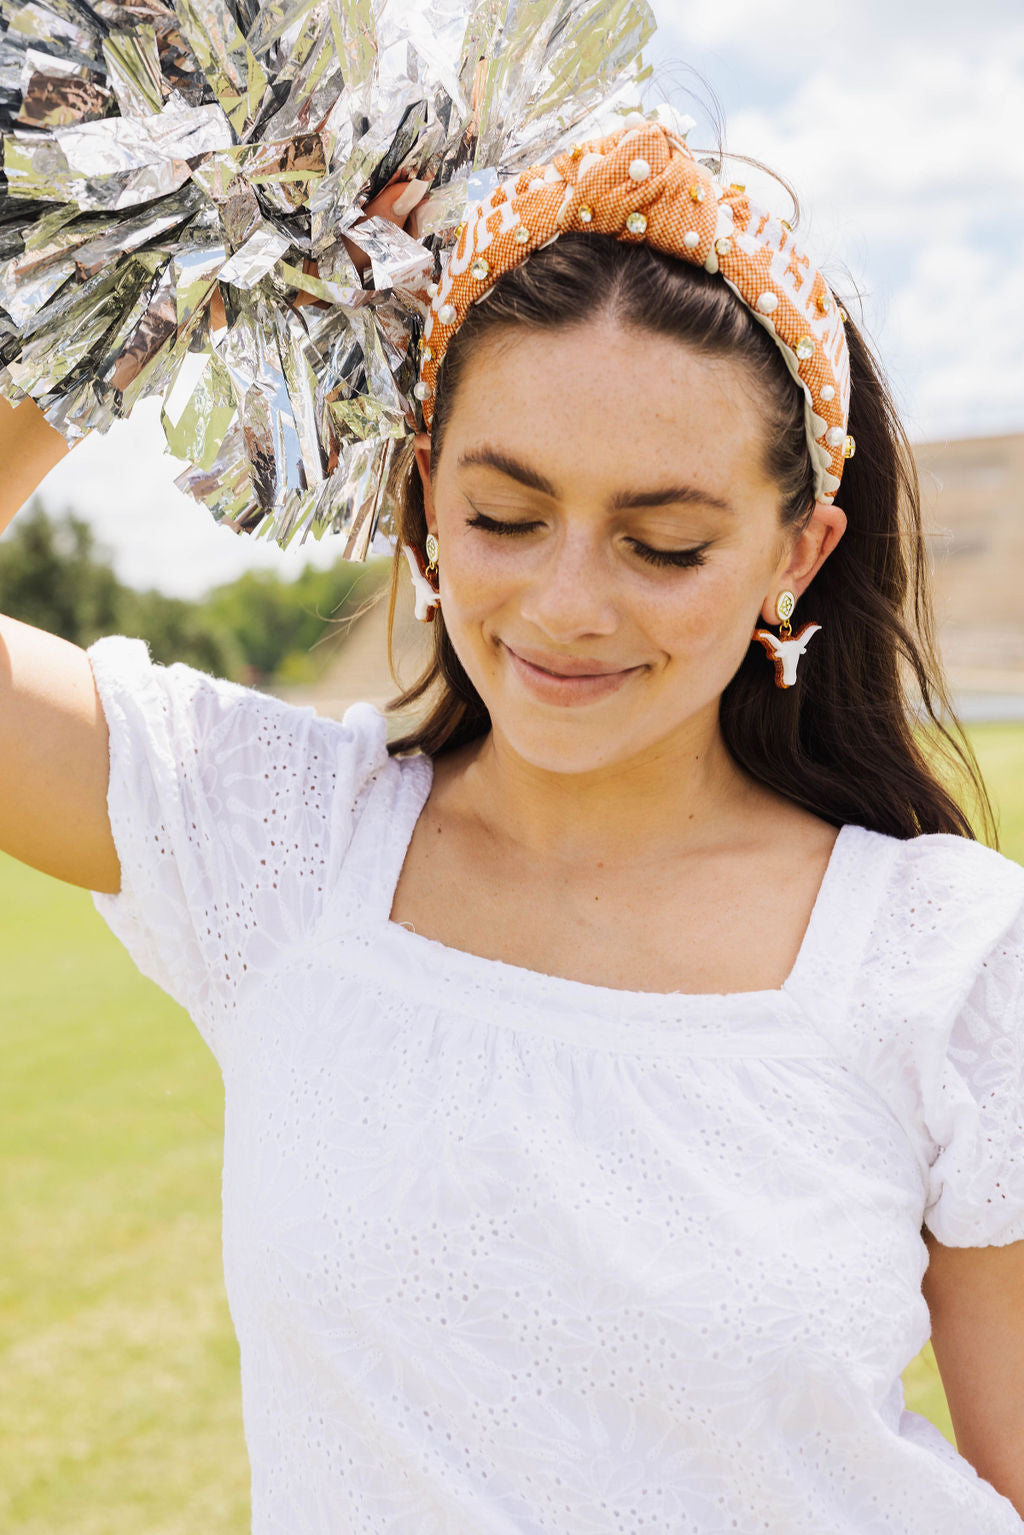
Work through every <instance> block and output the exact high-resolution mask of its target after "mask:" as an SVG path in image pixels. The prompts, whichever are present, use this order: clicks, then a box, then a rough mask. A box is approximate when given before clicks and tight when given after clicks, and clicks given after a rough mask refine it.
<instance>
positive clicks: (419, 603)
mask: <svg viewBox="0 0 1024 1535" xmlns="http://www.w3.org/2000/svg"><path fill="white" fill-rule="evenodd" d="M402 552H403V554H404V555H405V558H406V560H407V561H408V563H409V574H410V576H411V577H412V586H413V591H414V592H415V594H416V617H417V618H418V619H420V621H421V622H422V623H425V624H429V623H432V622H433V618H434V609H435V608H437V607H440V605H441V596H440V593H439V592H438V591H437V589H436V587H435V586H434V584H433V578H434V577H435V576H436V575H437V557H438V554H439V553H440V549H439V547H438V543H437V539H436V538H435V537H434V535H433V533H428V534H427V560H428V561H429V564H427V563H425V562H424V559H423V556H422V554H420V552H419V550H418V549H414V548H413V547H412V545H411V544H403V545H402Z"/></svg>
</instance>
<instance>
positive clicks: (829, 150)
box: [656, 0, 1024, 439]
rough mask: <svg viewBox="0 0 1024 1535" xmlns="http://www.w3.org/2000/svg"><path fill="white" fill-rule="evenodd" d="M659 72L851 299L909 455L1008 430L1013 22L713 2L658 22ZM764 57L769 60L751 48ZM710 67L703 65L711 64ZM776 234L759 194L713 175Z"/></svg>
mask: <svg viewBox="0 0 1024 1535" xmlns="http://www.w3.org/2000/svg"><path fill="white" fill-rule="evenodd" d="M656 8H657V9H658V10H659V12H660V13H661V19H662V22H663V25H665V26H666V35H665V36H663V38H662V40H661V45H660V48H661V53H662V55H663V56H670V57H672V56H674V57H678V58H680V59H682V60H683V61H685V62H688V63H691V64H692V65H693V66H694V67H696V68H697V69H698V70H700V72H701V73H702V74H705V75H706V76H707V78H708V80H709V83H710V84H711V85H712V87H713V88H714V89H715V90H716V91H719V92H720V94H721V96H722V100H723V105H724V107H725V109H726V125H725V126H726V144H727V146H728V148H729V149H730V150H731V151H736V152H744V153H747V154H750V155H752V156H754V157H755V158H757V159H760V160H762V161H764V162H765V163H766V164H768V165H769V166H771V167H772V168H773V169H775V170H777V171H779V172H780V173H781V174H782V175H784V176H785V177H786V178H787V179H788V180H790V181H791V182H792V183H793V185H794V186H795V188H796V191H797V193H798V196H799V198H800V203H801V217H800V220H799V223H798V231H799V238H800V240H801V242H802V243H803V244H804V246H805V248H806V249H807V250H808V251H809V253H810V254H811V255H812V256H813V257H814V259H815V260H816V261H817V262H818V264H819V265H821V266H822V267H823V269H824V270H825V272H826V274H827V275H828V276H829V278H830V279H831V280H832V282H833V283H834V285H835V286H836V287H837V288H838V289H839V290H840V291H845V292H846V293H847V294H849V292H850V284H849V282H848V281H847V280H846V279H845V276H844V273H845V271H847V270H848V271H849V273H850V275H851V277H852V279H853V283H854V285H855V286H856V288H857V289H859V290H860V291H861V292H862V294H863V310H862V312H861V311H860V309H859V307H858V306H857V305H856V304H855V305H854V313H855V315H857V317H858V318H862V319H863V322H864V324H865V326H866V328H867V330H868V332H869V334H870V335H871V337H872V339H873V340H874V342H875V344H876V346H877V348H878V350H879V352H880V354H881V357H882V360H883V363H884V364H886V365H887V369H888V371H889V373H890V375H891V377H892V378H893V380H894V383H895V386H896V392H897V396H898V398H900V399H901V400H902V402H903V404H904V409H905V415H906V419H907V425H908V428H909V430H910V431H911V434H912V435H913V436H915V437H916V438H918V439H920V438H922V437H924V438H926V437H930V436H944V435H950V434H952V435H957V434H975V433H979V434H981V433H984V432H986V431H992V432H995V431H1010V430H1022V429H1024V386H1022V378H1021V362H1020V359H1021V357H1022V356H1024V306H1022V305H1021V304H1020V301H1019V298H1018V297H1017V294H1016V292H1015V290H1016V289H1018V288H1019V281H1020V271H1021V266H1022V261H1021V257H1022V250H1024V155H1022V154H1021V144H1022V143H1024V20H1022V18H1021V14H1020V11H1019V7H1018V6H1016V5H1014V6H1012V7H1011V6H1009V5H1006V6H1004V5H1003V4H1001V3H1000V0H987V3H986V7H985V19H986V25H985V27H984V28H980V27H979V26H978V25H977V14H976V13H974V12H972V11H971V10H970V9H969V8H967V7H962V6H960V5H959V4H957V5H952V4H950V5H947V4H944V3H940V4H937V5H934V4H933V5H929V6H927V8H925V7H923V6H919V5H917V4H911V5H906V4H900V5H899V6H895V5H893V4H891V0H889V3H886V4H883V0H853V3H851V4H848V5H844V6H842V7H838V6H834V5H829V6H827V7H824V8H822V9H816V10H815V13H814V19H813V24H812V25H811V27H808V25H807V13H806V12H805V11H803V9H802V8H797V7H794V6H793V5H782V4H774V3H769V4H768V6H767V7H763V6H762V4H761V3H760V0H757V3H749V4H748V3H747V0H721V3H720V4H718V5H716V6H715V7H711V8H708V7H702V8H700V10H699V13H698V11H697V9H696V8H695V9H694V10H693V11H692V12H691V11H689V10H687V12H686V13H685V14H683V13H681V12H679V13H677V12H676V11H675V10H674V9H673V8H672V7H670V6H668V5H664V4H662V5H658V6H657V7H656ZM769 38H770V39H771V49H770V52H769V50H768V48H767V40H768V39H769ZM711 45H715V46H721V47H722V49H723V51H722V53H721V54H717V55H716V54H709V53H708V52H707V49H708V47H709V46H711ZM726 169H727V171H728V173H729V174H730V176H731V178H732V179H734V180H738V181H743V182H745V183H746V185H747V186H748V188H749V190H750V193H751V196H752V197H753V198H755V199H756V200H757V201H758V202H760V203H762V204H763V205H765V206H768V207H770V208H772V209H773V210H774V211H776V212H778V213H780V214H782V215H783V216H789V201H788V198H787V196H786V193H785V192H784V190H783V189H782V188H781V187H780V186H779V185H778V183H777V182H775V181H773V180H772V179H771V178H770V177H768V176H766V175H764V174H763V173H761V172H759V171H757V170H754V169H752V168H750V167H747V166H746V165H744V164H742V163H741V162H738V161H735V160H733V161H731V162H728V161H727V165H726Z"/></svg>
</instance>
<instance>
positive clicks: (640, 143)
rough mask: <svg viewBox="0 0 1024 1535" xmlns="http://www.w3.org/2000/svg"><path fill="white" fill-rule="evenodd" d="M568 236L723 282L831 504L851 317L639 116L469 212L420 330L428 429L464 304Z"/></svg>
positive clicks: (677, 139) (760, 216) (841, 442)
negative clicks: (738, 303) (773, 348)
mask: <svg viewBox="0 0 1024 1535" xmlns="http://www.w3.org/2000/svg"><path fill="white" fill-rule="evenodd" d="M569 230H581V231H584V232H591V233H599V234H611V235H614V236H615V237H616V239H619V240H624V241H627V242H634V243H637V244H647V245H650V246H653V247H654V248H655V249H657V250H660V251H665V252H667V253H668V254H670V255H672V256H677V257H679V258H681V259H682V260H684V261H690V262H692V263H693V264H694V265H695V266H701V267H703V268H704V269H705V271H708V272H718V273H720V274H721V276H722V277H723V278H724V280H725V281H726V282H727V283H728V285H729V287H730V288H732V290H733V291H734V292H735V293H736V294H737V295H738V296H739V298H740V299H742V300H743V302H744V303H745V304H746V305H747V306H748V308H749V309H750V310H751V311H752V313H753V314H754V315H755V316H756V318H757V320H758V321H759V322H760V323H761V324H762V325H763V326H764V327H765V329H766V330H767V331H768V332H769V333H770V334H771V335H772V336H773V337H774V339H775V341H776V342H777V343H778V346H779V350H780V351H781V353H782V356H783V358H784V359H785V362H786V366H787V367H788V368H789V371H790V372H791V374H792V375H793V377H794V379H796V380H797V382H798V383H799V384H801V385H802V387H803V391H804V396H805V420H806V428H807V441H808V445H809V447H810V452H811V461H812V463H813V465H814V471H815V494H816V496H817V498H818V500H820V501H825V502H831V501H832V500H833V498H834V496H835V493H836V491H837V490H838V489H839V482H840V479H841V477H842V472H843V465H844V462H845V460H846V459H847V458H849V457H850V456H851V455H852V453H853V451H854V442H853V439H852V437H850V436H848V434H847V429H846V428H847V422H848V420H849V411H850V360H849V352H848V349H847V344H846V335H845V332H844V322H845V319H846V315H845V313H844V311H843V310H842V309H841V307H840V305H839V304H838V303H837V301H836V299H835V297H834V296H833V294H832V293H831V291H830V289H829V287H828V284H827V283H826V281H825V279H824V278H823V277H822V275H821V273H820V272H819V271H818V270H817V269H816V268H815V267H814V266H813V265H812V263H811V261H810V258H809V257H808V256H806V255H804V254H803V252H801V251H800V250H798V249H797V247H796V245H795V243H794V241H793V235H792V231H791V229H790V228H789V226H788V225H787V224H786V223H785V222H784V221H783V220H781V219H777V218H775V217H773V216H772V215H771V214H768V213H765V212H762V211H761V210H760V209H758V208H756V207H755V206H754V205H753V204H752V203H751V202H750V200H749V199H748V198H747V196H746V192H745V190H744V189H743V188H742V187H740V186H735V185H732V186H726V185H723V184H722V183H721V182H719V181H718V180H716V179H715V178H714V177H713V176H712V175H711V173H710V172H709V171H708V169H707V168H706V167H705V166H703V165H701V164H700V163H699V162H698V161H697V160H695V159H694V157H693V156H692V155H691V153H690V151H689V150H688V149H687V147H686V142H685V139H683V138H682V137H681V136H680V135H679V134H677V133H675V132H672V131H670V130H669V129H667V128H665V127H663V126H662V125H661V124H660V123H658V122H656V121H654V120H653V119H650V118H640V117H639V116H634V117H633V118H631V119H628V120H627V124H626V126H625V127H623V128H621V129H619V130H618V131H617V132H615V133H611V134H609V135H608V136H607V137H605V138H602V139H597V140H593V141H591V142H589V143H583V144H579V145H576V146H574V148H573V149H572V150H570V151H569V152H568V153H566V154H560V155H556V156H555V158H554V161H553V162H552V163H551V164H549V165H539V166H533V167H531V168H530V169H529V170H527V171H524V172H523V173H522V175H520V176H519V177H518V178H517V180H516V181H515V183H514V186H510V185H509V183H506V184H505V185H500V184H499V185H498V186H497V187H496V188H495V189H494V191H493V192H492V193H491V194H490V196H489V197H487V198H486V199H485V200H484V201H483V202H481V203H478V204H477V205H476V206H475V207H474V208H473V209H471V210H470V213H469V215H468V216H467V219H466V221H465V223H464V224H463V226H462V232H461V234H460V236H459V239H458V241H457V243H456V244H455V246H454V247H453V248H452V250H451V251H450V252H449V253H448V255H447V257H446V259H445V261H444V264H443V267H442V271H441V276H440V279H439V282H438V284H437V289H436V293H435V294H434V296H433V299H432V301H431V307H430V311H429V313H428V316H427V321H426V326H425V328H424V334H423V341H422V352H421V375H420V382H419V383H418V384H417V386H416V391H415V392H416V395H417V398H418V399H419V400H420V401H421V404H422V406H423V416H424V421H425V422H426V425H427V428H428V430H429V428H430V424H431V420H432V418H433V398H434V391H435V389H436V386H437V374H438V369H439V368H440V366H441V363H442V361H443V360H444V355H445V352H446V350H447V348H448V344H449V342H450V341H451V339H452V337H453V336H454V334H455V332H456V331H457V330H458V328H459V325H460V324H461V323H462V321H463V320H464V319H465V317H466V314H467V312H468V310H469V306H470V304H472V303H474V302H475V301H476V300H477V299H480V298H482V297H483V296H484V295H485V294H486V293H487V292H488V290H489V289H490V288H491V287H492V285H493V284H494V283H495V282H496V281H497V279H498V278H499V277H500V276H501V275H502V273H503V272H507V271H509V270H510V269H511V268H512V267H515V266H518V265H519V263H520V262H521V261H524V260H525V259H526V257H527V256H529V255H530V253H531V252H532V251H535V250H539V249H540V248H541V247H542V246H544V245H548V244H550V243H551V241H552V240H554V239H556V238H557V237H558V236H559V235H560V234H564V233H566V232H567V231H569Z"/></svg>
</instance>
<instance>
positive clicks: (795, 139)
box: [42, 0, 1024, 596]
mask: <svg viewBox="0 0 1024 1535" xmlns="http://www.w3.org/2000/svg"><path fill="white" fill-rule="evenodd" d="M654 10H655V13H656V15H657V17H658V21H659V31H658V34H657V35H656V38H655V40H654V43H653V44H652V46H651V47H649V49H648V51H647V52H648V58H649V59H650V61H651V62H652V63H653V64H654V65H655V68H656V82H657V83H656V86H655V88H654V90H653V93H652V94H651V96H650V97H649V101H651V102H653V101H654V100H656V99H658V96H659V94H660V95H663V96H667V97H668V99H670V100H672V101H673V102H674V103H675V104H676V105H678V106H679V107H680V108H681V109H682V110H684V111H688V112H689V113H690V114H691V115H692V116H694V117H696V118H697V121H698V128H697V129H695V130H694V131H693V132H691V134H690V143H691V145H693V146H694V147H703V146H704V145H705V144H706V145H707V147H708V148H711V147H712V143H713V141H712V138H711V136H710V135H711V129H710V127H709V126H708V115H707V112H706V111H705V110H704V109H703V107H702V105H701V102H702V100H703V99H704V95H705V91H706V88H707V87H710V89H711V90H712V91H713V92H714V94H715V96H716V97H717V100H718V103H719V105H720V107H721V110H722V112H723V115H724V122H725V147H726V150H727V151H728V152H731V153H745V154H749V155H752V156H754V157H755V158H757V159H759V160H761V161H764V162H765V163H767V164H768V165H770V166H771V167H773V168H774V169H775V170H777V171H779V172H781V174H782V175H784V176H785V177H786V178H787V180H789V181H790V182H791V183H792V184H793V185H794V186H795V188H796V191H797V193H798V196H799V198H800V203H801V216H800V220H799V223H798V225H797V229H798V234H799V238H800V239H801V241H802V243H803V245H804V247H805V248H806V249H807V250H808V251H809V253H810V254H811V255H812V257H813V258H814V259H815V261H816V262H817V264H819V265H820V266H822V268H823V269H824V271H825V272H826V274H827V276H828V277H829V278H830V280H831V281H832V283H833V286H835V287H836V288H837V290H838V291H840V292H841V293H845V294H847V295H848V296H850V298H851V299H852V301H853V309H852V311H851V312H852V313H853V314H854V316H855V317H856V318H857V320H858V321H859V322H860V323H861V324H862V325H863V326H864V327H865V328H866V330H867V333H868V335H869V337H870V338H871V340H872V342H873V344H874V346H875V348H876V350H877V351H878V353H879V354H880V356H881V358H882V362H883V364H884V366H885V368H886V370H887V372H888V374H889V376H890V379H891V381H892V383H893V387H894V390H895V393H896V398H897V401H898V403H899V405H900V408H901V410H902V413H903V416H904V420H905V423H906V425H907V429H908V431H909V433H910V436H911V439H912V440H914V441H931V440H935V439H938V438H953V437H969V436H986V435H990V434H995V433H1001V432H1014V431H1024V7H1022V6H1021V4H1020V0H979V3H976V4H974V5H965V4H963V3H962V0H961V3H957V4H954V3H951V0H932V3H930V4H925V3H923V0H845V3H843V4H838V3H835V0H817V3H815V4H813V5H804V4H795V3H793V0H710V3H708V0H705V3H703V4H700V5H695V4H693V3H685V4H684V3H681V0H654ZM694 72H696V73H694ZM701 130H706V132H705V136H704V137H702V136H701ZM726 170H727V172H728V173H729V179H730V180H735V181H743V182H745V183H746V185H747V187H748V190H749V191H750V193H751V195H752V196H753V197H755V198H756V199H757V200H758V201H759V202H761V203H762V204H764V205H766V206H768V207H770V208H772V209H773V211H775V212H777V213H779V214H781V215H782V216H783V217H790V218H791V205H790V203H789V199H788V197H787V195H786V193H785V191H784V190H783V188H782V187H780V186H779V185H778V184H777V183H775V182H774V181H772V180H771V179H770V178H768V177H766V176H764V175H762V174H761V173H760V172H758V171H755V170H753V169H751V168H750V167H749V166H746V165H744V164H742V163H741V162H738V161H737V162H732V163H728V162H727V165H726ZM857 293H859V294H860V299H859V301H858V299H857V298H856V294H857ZM158 410H159V407H158V406H157V405H156V404H155V403H154V402H152V401H144V402H142V404H140V405H139V406H137V407H136V409H135V411H134V412H133V414H132V417H131V419H130V420H129V421H126V422H120V423H117V424H116V425H115V426H113V427H112V428H111V429H110V431H109V432H108V433H106V434H105V435H103V436H99V435H97V434H95V433H94V434H93V435H92V437H90V438H89V439H88V440H87V441H86V442H85V443H83V444H81V445H80V446H79V447H77V448H76V449H75V450H74V452H73V453H71V454H70V455H69V457H68V458H67V459H65V460H64V462H63V463H62V464H60V465H58V467H57V468H56V469H55V470H54V471H53V472H52V473H51V475H50V476H49V477H48V478H47V480H46V482H45V484H44V486H43V488H42V493H43V496H44V499H45V500H46V502H47V504H48V505H50V506H51V508H53V509H54V510H56V509H59V508H60V507H62V506H64V505H73V506H74V507H75V509H76V510H78V511H79V512H80V513H82V514H84V515H85V516H87V517H88V518H89V519H90V521H91V522H92V523H93V524H94V526H95V528H96V531H97V534H98V535H99V537H100V538H101V539H102V540H103V541H104V543H105V544H106V545H107V546H108V548H109V549H110V550H111V552H112V554H113V556H114V560H115V564H116V566H117V569H118V571H119V573H120V574H121V576H122V577H123V578H124V579H125V580H127V581H130V582H132V583H133V584H135V585H137V586H156V587H159V588H161V589H162V590H164V591H167V592H172V593H175V594H179V595H183V596H197V595H199V594H200V593H201V592H202V591H203V590H204V589H206V588H207V587H209V586H210V585H212V584H214V583H216V582H218V581H224V580H230V579H231V578H232V577H233V576H235V575H237V574H240V573H241V572H242V571H243V570H245V569H247V568H250V567H253V566H261V567H266V566H270V567H272V568H277V569H280V570H282V571H285V572H291V573H297V572H298V570H299V569H301V567H302V566H303V565H304V564H305V563H307V561H308V560H309V559H310V558H313V559H314V560H315V562H316V563H318V564H324V563H327V562H328V561H329V560H331V559H333V558H335V557H336V555H337V553H338V550H337V547H336V546H332V540H331V539H329V538H328V539H325V540H324V541H323V542H322V543H321V544H320V545H319V546H313V547H312V549H311V547H310V546H307V547H306V549H300V548H298V547H293V548H291V549H289V550H288V551H287V552H282V551H281V550H279V549H277V548H276V546H274V545H271V544H269V543H261V542H254V541H252V540H249V539H245V538H239V537H236V536H235V535H234V534H232V533H230V532H228V531H227V530H226V529H223V528H219V527H217V526H216V524H214V522H213V520H212V519H211V518H210V516H209V514H208V513H207V512H206V511H205V509H204V508H203V507H201V506H199V505H197V504H196V503H195V502H193V501H192V500H191V498H189V497H187V496H185V495H183V494H182V493H181V492H180V491H178V490H177V489H175V487H174V485H173V479H174V476H175V474H176V473H178V472H179V469H180V467H181V466H180V465H179V464H177V463H176V461H175V460H173V459H171V458H170V456H169V455H167V454H165V453H164V451H163V448H164V439H163V433H162V431H161V429H160V426H159V421H158Z"/></svg>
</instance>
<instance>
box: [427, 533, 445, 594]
mask: <svg viewBox="0 0 1024 1535" xmlns="http://www.w3.org/2000/svg"><path fill="white" fill-rule="evenodd" d="M440 553H441V549H440V545H439V544H438V542H437V539H436V538H435V537H434V535H433V533H428V534H427V568H426V570H425V571H424V572H423V574H424V575H425V576H426V578H427V580H428V581H431V582H433V581H435V580H436V579H437V557H438V555H439V554H440Z"/></svg>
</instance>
